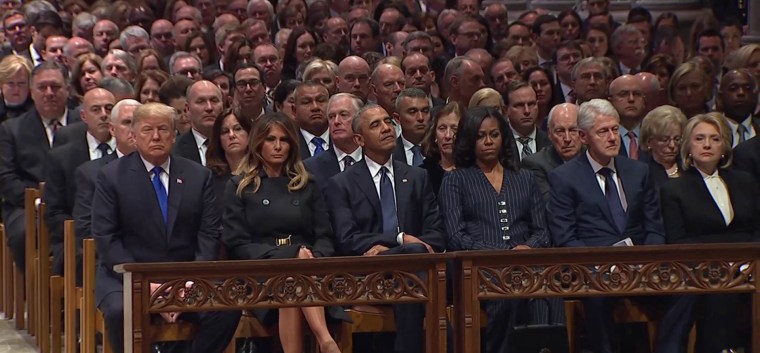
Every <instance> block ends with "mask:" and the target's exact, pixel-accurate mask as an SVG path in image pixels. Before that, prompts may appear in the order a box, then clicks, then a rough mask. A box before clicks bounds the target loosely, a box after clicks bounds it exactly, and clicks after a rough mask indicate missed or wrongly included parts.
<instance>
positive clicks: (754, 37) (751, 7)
mask: <svg viewBox="0 0 760 353" xmlns="http://www.w3.org/2000/svg"><path fill="white" fill-rule="evenodd" d="M745 1H747V6H748V7H747V26H748V27H749V33H747V35H746V36H744V37H743V38H742V42H743V44H749V43H760V2H758V1H755V0H745Z"/></svg>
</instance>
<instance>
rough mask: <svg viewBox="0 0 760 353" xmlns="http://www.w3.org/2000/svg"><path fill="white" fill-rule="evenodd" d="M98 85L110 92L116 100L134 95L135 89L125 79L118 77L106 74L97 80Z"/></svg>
mask: <svg viewBox="0 0 760 353" xmlns="http://www.w3.org/2000/svg"><path fill="white" fill-rule="evenodd" d="M98 87H100V88H102V89H105V90H107V91H108V92H111V94H113V95H114V97H116V102H120V101H122V100H125V99H130V98H134V97H135V89H134V87H132V84H131V83H129V82H127V80H125V79H123V78H119V77H112V76H106V77H103V79H101V80H100V82H98Z"/></svg>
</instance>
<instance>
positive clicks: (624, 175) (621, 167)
mask: <svg viewBox="0 0 760 353" xmlns="http://www.w3.org/2000/svg"><path fill="white" fill-rule="evenodd" d="M623 158H627V157H618V158H615V169H616V170H617V175H618V178H620V182H621V183H623V194H624V195H625V201H626V203H627V204H628V207H627V208H626V211H625V223H626V226H627V225H628V217H630V215H631V212H628V210H630V209H631V208H632V207H636V205H635V203H636V200H635V198H633V197H629V195H638V194H639V188H638V186H637V185H636V184H635V183H633V182H632V181H631V174H630V173H631V172H630V171H629V168H628V164H626V163H625V162H623V163H620V160H622V159H623ZM621 202H622V200H621ZM610 219H611V218H610ZM623 230H625V229H623Z"/></svg>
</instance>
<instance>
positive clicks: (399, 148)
mask: <svg viewBox="0 0 760 353" xmlns="http://www.w3.org/2000/svg"><path fill="white" fill-rule="evenodd" d="M393 160H395V161H399V162H403V163H405V164H409V162H408V161H407V160H406V151H405V150H404V142H403V141H402V140H401V137H400V136H399V137H398V138H397V139H396V148H395V149H393Z"/></svg>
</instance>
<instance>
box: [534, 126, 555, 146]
mask: <svg viewBox="0 0 760 353" xmlns="http://www.w3.org/2000/svg"><path fill="white" fill-rule="evenodd" d="M551 145H552V142H551V141H550V140H549V135H547V134H546V133H545V132H544V131H543V130H541V129H538V128H536V152H537V151H540V150H542V149H543V148H544V147H548V146H551Z"/></svg>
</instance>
